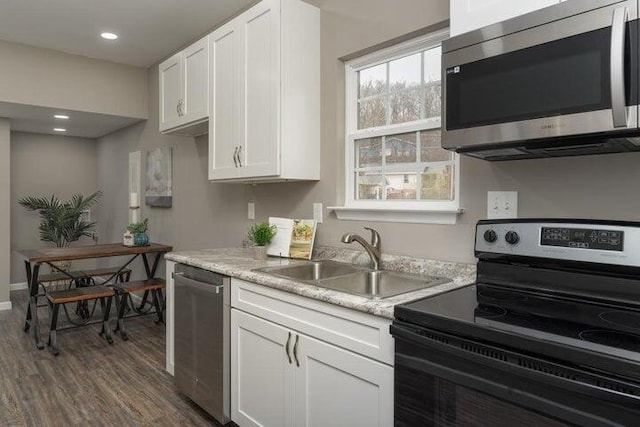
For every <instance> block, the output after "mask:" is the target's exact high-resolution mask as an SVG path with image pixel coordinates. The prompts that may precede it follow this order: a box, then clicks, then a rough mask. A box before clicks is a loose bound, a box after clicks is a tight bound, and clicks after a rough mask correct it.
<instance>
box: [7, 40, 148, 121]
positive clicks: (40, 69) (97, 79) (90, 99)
mask: <svg viewBox="0 0 640 427" xmlns="http://www.w3.org/2000/svg"><path fill="white" fill-rule="evenodd" d="M146 79H147V73H146V70H145V69H143V68H138V67H133V66H130V65H123V64H116V63H113V62H108V61H102V60H99V59H93V58H87V57H85V56H79V55H72V54H69V53H64V52H58V51H55V50H51V49H42V48H37V47H32V46H27V45H22V44H17V43H10V42H5V41H0V98H1V99H0V101H3V102H13V103H18V104H27V105H37V106H43V107H53V108H60V109H68V110H76V111H87V112H92V113H103V114H112V115H116V116H125V117H135V118H141V119H145V118H147V115H148V110H147V96H148V95H147V82H146ZM154 114H155V112H154Z"/></svg>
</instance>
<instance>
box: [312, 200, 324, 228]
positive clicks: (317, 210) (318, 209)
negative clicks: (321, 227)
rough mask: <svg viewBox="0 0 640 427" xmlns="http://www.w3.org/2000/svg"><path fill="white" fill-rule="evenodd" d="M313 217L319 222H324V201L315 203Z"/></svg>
mask: <svg viewBox="0 0 640 427" xmlns="http://www.w3.org/2000/svg"><path fill="white" fill-rule="evenodd" d="M313 219H315V220H316V222H317V223H318V224H322V203H314V204H313Z"/></svg>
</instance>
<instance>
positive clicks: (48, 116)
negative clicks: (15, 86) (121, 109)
mask: <svg viewBox="0 0 640 427" xmlns="http://www.w3.org/2000/svg"><path fill="white" fill-rule="evenodd" d="M55 114H65V115H67V116H69V120H58V119H55V118H54V117H53V116H54V115H55ZM0 117H6V118H9V119H11V130H12V131H18V132H33V133H46V134H50V135H65V136H77V137H83V138H99V137H101V136H104V135H107V134H109V133H111V132H113V131H115V130H118V129H121V128H123V127H126V126H129V125H132V124H134V123H136V122H139V121H140V119H133V118H131V117H120V116H111V115H108V114H97V113H85V112H82V111H69V110H63V109H58V108H48V107H37V106H34V105H22V104H13V103H8V102H0ZM56 127H60V128H64V129H66V130H67V131H66V132H56V131H54V130H53V128H56Z"/></svg>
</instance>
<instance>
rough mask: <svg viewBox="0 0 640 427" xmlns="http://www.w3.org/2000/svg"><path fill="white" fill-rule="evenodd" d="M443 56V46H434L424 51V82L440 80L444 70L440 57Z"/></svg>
mask: <svg viewBox="0 0 640 427" xmlns="http://www.w3.org/2000/svg"><path fill="white" fill-rule="evenodd" d="M441 57H442V47H440V46H438V47H434V48H433V49H429V50H427V51H425V52H424V82H425V83H429V82H439V81H440V79H441V75H442V71H441V69H440V58H441Z"/></svg>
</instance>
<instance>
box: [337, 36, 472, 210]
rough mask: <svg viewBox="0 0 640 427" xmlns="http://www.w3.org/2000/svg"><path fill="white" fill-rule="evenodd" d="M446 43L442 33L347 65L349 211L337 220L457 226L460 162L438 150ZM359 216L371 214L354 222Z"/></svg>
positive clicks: (370, 55)
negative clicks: (360, 214) (369, 220)
mask: <svg viewBox="0 0 640 427" xmlns="http://www.w3.org/2000/svg"><path fill="white" fill-rule="evenodd" d="M447 36H448V31H439V32H436V33H432V34H429V35H426V36H423V37H420V38H417V39H413V40H410V41H408V42H405V43H402V44H400V45H396V46H393V47H390V48H386V49H383V50H380V51H377V52H374V53H372V54H369V55H367V56H365V57H361V58H358V59H355V60H352V61H349V62H348V63H347V64H346V155H345V160H346V177H347V179H346V203H345V204H346V206H345V207H344V208H337V209H336V210H337V213H338V217H341V218H346V219H373V220H376V219H377V220H397V221H403V219H402V218H400V217H398V215H399V216H402V215H403V214H402V213H403V212H404V213H409V216H408V218H405V219H404V220H405V221H408V222H446V223H451V222H455V215H456V214H457V212H458V209H459V201H458V196H459V159H458V156H457V155H455V154H454V153H452V152H450V151H447V150H444V149H442V148H441V147H440V124H441V119H440V114H441V112H442V102H441V96H440V94H441V82H440V80H441V71H440V56H441V53H442V49H441V43H442V40H444V39H445V38H446V37H447ZM359 210H360V211H361V212H365V215H364V216H357V217H353V218H350V217H349V216H350V215H352V214H353V213H354V212H356V211H359ZM374 211H379V212H382V214H380V215H376V214H375V212H374ZM394 211H395V212H396V213H397V215H396V214H392V212H394ZM434 213H435V215H433V214H434ZM447 213H448V214H449V215H446V214H447ZM405 216H406V215H405ZM443 218H446V219H443Z"/></svg>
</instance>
